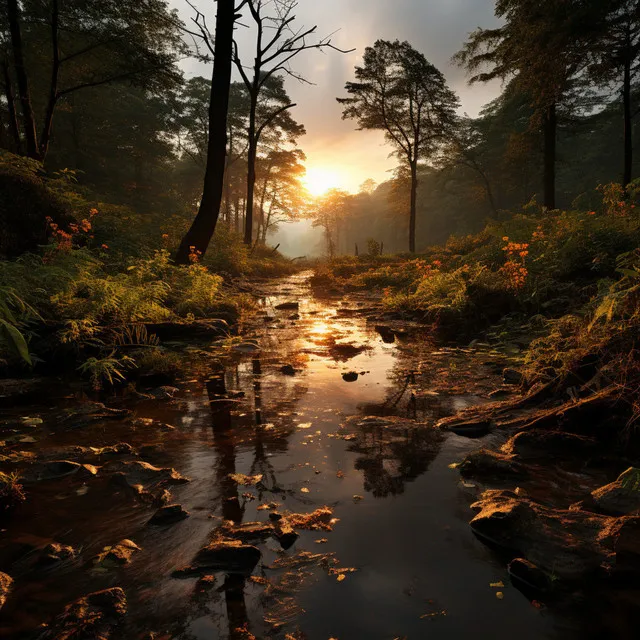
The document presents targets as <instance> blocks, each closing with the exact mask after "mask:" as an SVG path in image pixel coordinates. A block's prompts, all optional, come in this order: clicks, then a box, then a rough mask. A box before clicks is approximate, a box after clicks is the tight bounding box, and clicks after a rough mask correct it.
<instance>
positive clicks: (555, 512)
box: [470, 490, 640, 581]
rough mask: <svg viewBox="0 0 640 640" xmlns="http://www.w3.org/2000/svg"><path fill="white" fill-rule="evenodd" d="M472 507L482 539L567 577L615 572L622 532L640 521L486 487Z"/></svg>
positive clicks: (552, 573)
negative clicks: (552, 504) (553, 504)
mask: <svg viewBox="0 0 640 640" xmlns="http://www.w3.org/2000/svg"><path fill="white" fill-rule="evenodd" d="M471 508H472V509H474V510H475V511H477V515H476V516H475V517H474V518H473V519H472V520H471V522H470V525H471V528H472V529H473V531H474V533H476V535H478V536H479V537H480V538H481V539H484V540H486V541H488V542H490V543H491V544H492V545H496V546H499V547H502V548H504V549H508V550H509V551H511V552H515V553H517V554H519V555H520V556H522V557H523V558H525V559H526V560H528V561H529V562H531V563H533V564H534V565H536V566H537V567H539V568H540V569H541V570H542V571H544V572H545V573H546V574H547V575H549V576H554V577H555V578H557V579H562V580H567V581H577V580H583V579H585V578H586V577H588V576H590V575H598V574H606V573H609V572H612V571H614V570H615V569H616V563H617V557H616V556H617V551H616V545H617V543H618V539H619V538H620V537H621V532H622V531H623V530H624V529H625V528H627V527H629V526H630V525H631V524H634V523H635V522H637V521H638V520H639V519H638V518H628V517H627V518H625V517H623V518H614V517H609V516H602V515H596V514H593V513H587V512H582V511H570V510H563V509H553V508H550V507H546V506H543V505H539V504H536V503H534V502H533V501H531V500H528V499H526V498H520V497H518V496H517V495H516V494H515V493H513V492H512V491H501V490H491V491H485V492H484V493H483V494H482V496H481V498H480V500H479V501H478V502H476V503H474V504H472V505H471ZM628 546H629V543H627V548H626V550H625V551H626V553H627V555H629V550H628ZM639 546H640V541H638V540H637V539H636V542H635V548H636V549H638V547H639Z"/></svg>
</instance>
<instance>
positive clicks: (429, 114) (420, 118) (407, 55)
mask: <svg viewBox="0 0 640 640" xmlns="http://www.w3.org/2000/svg"><path fill="white" fill-rule="evenodd" d="M355 74H356V82H348V83H347V84H346V90H347V93H349V94H350V97H349V98H338V102H340V103H341V104H343V105H345V108H344V112H343V118H351V119H354V120H356V121H357V122H358V124H359V126H360V128H361V129H378V130H381V131H384V132H385V135H386V138H387V140H388V141H389V142H391V143H392V144H393V146H394V147H395V151H396V153H397V155H398V156H399V158H400V159H401V160H402V162H403V163H405V164H406V167H407V168H408V170H409V172H410V174H411V204H410V212H409V251H411V252H412V253H413V252H415V250H416V210H417V194H418V165H419V163H420V161H421V160H422V159H424V158H427V157H429V155H430V154H432V153H434V151H435V150H436V149H437V148H438V147H439V146H440V145H441V144H442V143H443V142H444V141H445V140H446V138H447V136H448V135H449V134H450V133H451V131H452V129H453V128H454V126H455V122H456V118H455V110H456V108H457V107H458V98H457V97H456V95H455V93H454V92H453V91H452V90H451V89H449V87H448V86H447V83H446V80H445V78H444V76H443V75H442V73H441V72H440V71H438V69H436V67H434V66H433V65H432V64H431V63H430V62H428V61H427V59H426V58H425V57H424V55H423V54H422V53H420V52H419V51H416V50H415V49H414V48H413V47H412V46H411V45H410V44H409V43H408V42H400V41H399V40H396V41H394V42H390V41H388V40H378V41H377V42H376V43H375V44H374V46H373V47H367V49H366V50H365V53H364V62H363V66H361V67H356V70H355Z"/></svg>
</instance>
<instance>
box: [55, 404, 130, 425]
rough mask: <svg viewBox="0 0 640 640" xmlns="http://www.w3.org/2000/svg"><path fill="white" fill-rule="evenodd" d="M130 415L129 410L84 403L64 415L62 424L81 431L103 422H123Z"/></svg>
mask: <svg viewBox="0 0 640 640" xmlns="http://www.w3.org/2000/svg"><path fill="white" fill-rule="evenodd" d="M130 414H131V411H129V410H128V409H111V408H109V407H107V406H105V405H104V404H103V403H102V402H83V403H82V404H81V405H79V406H77V407H74V408H73V409H70V410H68V411H66V412H65V413H64V415H63V417H62V424H63V425H64V426H66V427H67V428H68V429H80V428H82V427H86V426H88V425H90V424H93V423H94V422H99V421H101V420H121V419H123V418H125V417H127V416H128V415H130Z"/></svg>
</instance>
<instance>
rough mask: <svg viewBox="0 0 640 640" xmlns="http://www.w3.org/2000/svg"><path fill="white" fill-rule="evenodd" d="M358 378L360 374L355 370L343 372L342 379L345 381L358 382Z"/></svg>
mask: <svg viewBox="0 0 640 640" xmlns="http://www.w3.org/2000/svg"><path fill="white" fill-rule="evenodd" d="M358 378H359V375H358V374H357V373H356V372H355V371H349V372H348V373H343V374H342V379H343V380H344V381H345V382H356V380H357V379H358Z"/></svg>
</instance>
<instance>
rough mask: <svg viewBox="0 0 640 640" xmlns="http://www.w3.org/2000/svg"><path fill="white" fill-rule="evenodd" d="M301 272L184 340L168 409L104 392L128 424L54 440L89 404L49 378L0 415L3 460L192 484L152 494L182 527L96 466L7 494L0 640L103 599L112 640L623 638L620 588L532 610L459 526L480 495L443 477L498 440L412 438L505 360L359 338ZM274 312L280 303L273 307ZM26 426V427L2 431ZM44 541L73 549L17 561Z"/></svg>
mask: <svg viewBox="0 0 640 640" xmlns="http://www.w3.org/2000/svg"><path fill="white" fill-rule="evenodd" d="M309 277H310V274H309V273H302V274H298V275H295V276H291V277H288V278H286V279H283V280H279V281H276V282H264V283H261V284H259V285H258V293H257V296H258V298H259V305H260V309H261V310H260V313H259V314H258V315H257V316H256V317H255V318H254V319H253V320H251V322H250V323H249V324H248V326H247V327H246V333H245V335H244V337H243V338H242V340H236V341H235V342H234V343H230V344H229V345H227V347H226V348H225V349H224V350H222V349H221V348H219V347H215V348H213V347H211V346H210V345H206V344H200V345H193V346H191V347H190V349H191V351H192V352H193V366H187V367H186V368H185V371H184V375H183V376H182V379H180V380H179V382H178V383H177V384H176V387H177V389H178V391H177V392H176V393H175V396H174V397H173V399H168V398H163V399H156V398H142V399H140V398H135V399H133V398H131V397H122V396H118V397H113V398H109V397H106V398H104V401H105V403H106V404H107V405H108V406H114V407H123V408H128V409H129V410H131V411H132V414H131V415H129V416H126V417H122V418H116V419H113V418H109V419H104V420H96V421H94V422H91V423H90V424H87V425H85V426H83V427H81V428H75V429H70V428H68V426H67V425H65V423H64V421H63V420H61V419H60V411H61V410H64V409H69V410H73V409H74V407H76V406H78V405H79V404H80V403H82V402H83V401H85V400H86V397H85V396H84V395H83V394H82V393H81V392H79V391H78V390H77V389H76V388H74V387H70V386H69V385H68V384H67V383H65V382H63V381H52V382H50V383H48V384H47V385H46V387H45V389H44V390H43V392H42V393H41V396H40V398H39V399H38V400H37V401H34V402H33V403H32V404H30V405H28V406H20V407H14V408H10V409H4V410H2V411H1V412H0V420H2V422H3V424H4V427H3V429H4V432H3V433H4V435H3V437H5V436H6V435H7V434H8V433H11V434H12V435H14V436H16V435H17V436H18V438H17V439H16V438H15V437H14V439H13V440H12V441H11V442H12V443H13V444H10V445H9V449H10V450H11V451H27V452H31V453H33V454H35V456H36V458H38V459H39V458H40V457H42V458H46V459H49V460H51V459H65V460H67V459H69V460H74V458H73V455H74V447H84V448H87V447H94V448H101V447H108V446H111V445H114V444H118V443H127V444H129V445H131V447H132V448H133V450H135V451H137V452H138V457H139V459H142V460H145V461H147V462H149V463H151V464H154V465H157V466H159V467H172V468H174V469H176V470H177V472H179V473H180V474H182V475H183V476H186V477H188V478H189V479H190V482H189V483H185V484H180V485H177V486H172V487H171V494H172V497H171V501H172V502H175V503H179V504H180V505H182V507H183V508H184V509H185V510H186V511H188V512H189V514H190V516H189V517H188V518H186V519H184V520H182V521H180V522H177V523H174V524H171V525H170V526H160V527H158V526H150V525H149V524H148V521H149V519H150V518H151V516H152V515H153V513H154V512H155V510H156V509H155V507H154V506H153V505H151V504H148V503H145V502H144V501H140V500H136V499H135V498H133V497H132V496H131V495H129V494H128V493H126V492H124V491H122V490H120V489H118V488H117V487H114V484H113V482H111V481H110V477H109V473H108V472H107V471H104V472H103V469H106V470H108V464H106V463H107V462H108V461H106V460H103V459H101V458H98V459H97V460H94V463H95V464H94V466H95V467H97V473H96V474H95V475H91V476H90V477H87V475H86V474H84V475H82V474H74V475H70V476H67V477H62V478H58V479H51V480H47V481H40V482H34V483H31V484H28V485H26V491H27V501H26V503H25V504H24V505H21V506H20V507H19V509H18V510H17V511H16V512H15V513H14V514H13V515H12V517H11V518H10V519H8V520H7V522H6V523H5V524H4V525H3V526H4V527H5V528H4V529H3V530H2V531H1V532H0V560H1V562H2V565H1V566H0V570H3V571H6V572H7V573H9V574H10V575H11V576H12V577H13V578H14V580H15V588H14V590H13V592H12V593H11V595H10V597H9V599H8V600H7V604H6V605H5V607H4V608H3V610H2V612H1V613H0V636H1V637H2V638H7V640H17V639H23V638H31V637H37V636H38V633H39V630H41V629H42V627H41V625H42V624H44V623H47V621H49V620H50V619H51V618H52V616H55V615H56V614H58V613H60V611H61V610H62V609H63V608H64V606H65V605H66V604H68V603H70V602H72V601H73V600H74V599H76V598H78V597H80V596H83V595H85V594H87V593H90V592H93V591H97V590H100V589H106V588H109V587H116V586H117V587H121V588H122V589H123V590H124V591H125V593H126V595H127V600H128V613H127V615H126V617H125V620H124V622H123V623H122V624H121V625H119V626H118V627H116V628H115V629H114V630H113V632H112V636H111V637H112V638H115V639H116V640H118V639H120V640H125V639H126V640H133V639H138V638H140V639H143V638H148V639H151V638H156V639H157V640H160V639H164V640H169V639H174V640H205V639H206V640H211V639H212V638H230V637H231V638H234V637H235V638H250V637H251V635H246V634H245V635H241V634H244V633H245V631H244V630H243V631H242V632H239V631H237V630H238V629H246V633H250V634H253V635H254V636H256V637H258V638H264V637H274V638H285V637H286V636H287V634H291V636H290V637H293V638H307V639H309V640H328V639H329V638H336V639H340V640H356V639H358V640H359V639H365V638H366V639H367V640H377V639H380V640H383V639H385V640H386V639H388V640H392V639H394V638H412V639H419V638H427V637H428V638H430V639H435V640H438V639H445V638H446V639H447V640H451V639H452V638H453V639H457V638H491V639H492V640H501V639H505V640H506V639H512V638H514V637H517V638H518V640H529V639H531V640H534V639H535V640H539V639H546V638H549V639H551V638H563V639H564V638H582V639H584V638H602V637H609V638H626V637H632V635H627V634H628V633H631V634H632V633H633V632H634V631H637V629H634V627H633V620H634V616H635V615H636V614H637V613H638V609H637V607H636V604H635V600H633V598H632V597H631V596H630V592H629V591H628V590H618V589H616V588H613V587H612V588H611V589H609V590H606V591H602V590H600V591H599V592H598V594H597V595H596V594H593V593H589V594H588V593H587V592H586V591H585V592H584V593H582V594H580V595H579V596H578V597H577V598H574V599H573V600H572V601H571V604H570V606H569V605H567V604H566V602H563V603H562V604H561V605H556V604H554V603H553V602H542V601H539V600H537V599H535V598H532V597H531V595H530V594H524V593H522V592H521V591H519V590H518V589H516V588H515V587H514V586H513V585H512V584H511V582H510V580H509V577H508V575H507V571H506V562H505V558H504V557H503V556H502V555H501V554H498V553H496V552H495V551H493V550H492V549H490V548H489V547H487V546H486V545H485V544H483V543H482V542H481V541H480V540H478V539H477V538H476V537H475V536H474V534H473V533H472V531H471V529H470V528H469V526H468V522H469V520H470V519H471V517H472V516H473V512H472V511H471V510H470V508H469V505H470V504H471V503H472V502H473V501H474V500H475V498H476V497H477V495H478V492H479V491H480V490H481V487H479V486H478V485H476V484H475V483H473V482H465V481H463V480H462V479H461V477H460V475H459V473H458V472H457V471H456V470H455V468H452V467H454V466H455V463H456V462H459V461H460V460H461V459H462V458H463V457H464V456H465V455H466V454H467V453H468V452H470V451H472V450H474V449H477V448H479V447H480V446H483V445H486V444H487V443H488V444H491V442H492V441H493V440H495V439H496V438H499V436H495V435H491V436H487V437H486V438H482V439H469V438H463V437H460V436H456V435H453V434H446V435H445V434H443V433H440V432H438V431H434V430H433V429H432V428H431V427H432V425H433V424H434V423H435V422H436V421H437V420H438V419H439V418H442V417H446V416H449V415H452V414H454V413H455V412H457V411H458V410H460V409H463V408H465V407H468V406H473V405H474V404H479V403H482V402H486V401H487V400H488V397H489V394H490V392H491V391H493V390H494V389H496V388H498V387H500V386H501V373H500V371H501V366H503V365H504V364H505V363H506V362H507V360H508V357H507V355H505V354H503V353H500V352H499V351H495V350H493V349H489V348H484V347H473V348H459V347H455V346H452V345H441V344H437V343H436V342H435V341H433V340H432V339H431V338H430V337H429V336H428V334H427V332H426V331H425V330H423V329H420V328H419V327H414V326H408V327H407V328H404V329H403V330H402V331H395V332H391V333H390V332H388V331H386V330H383V331H380V327H378V330H376V327H375V323H373V322H370V321H368V318H367V315H370V307H371V305H372V303H371V301H369V300H367V299H366V298H361V299H360V298H358V297H357V296H352V297H350V298H349V299H345V298H343V297H342V296H339V295H333V296H332V295H319V294H314V292H313V291H312V289H311V287H310V285H309ZM283 303H284V304H286V303H292V304H289V307H290V308H284V309H282V308H281V309H278V308H277V307H279V306H281V305H283ZM295 303H297V304H298V308H297V309H296V308H294V306H295ZM354 416H361V417H366V416H377V417H378V418H384V417H391V418H394V417H400V418H408V419H411V420H416V421H418V422H419V423H421V424H423V425H424V428H421V429H417V430H416V429H412V430H406V431H405V432H402V431H398V430H395V431H394V432H393V437H389V436H388V434H386V432H385V430H384V429H383V428H376V427H375V426H374V428H369V427H366V424H367V423H366V422H365V423H359V422H358V421H357V420H356V421H354V420H353V417H354ZM25 417H27V418H31V419H32V421H31V422H30V423H29V422H28V421H26V422H25V421H22V422H20V418H25ZM349 418H352V419H351V420H349ZM40 421H42V422H40ZM17 424H21V425H22V427H24V428H14V425H17ZM371 424H373V425H376V424H383V421H378V422H375V421H373V422H372V423H371ZM358 425H360V426H358ZM362 425H365V426H362ZM27 427H28V428H27ZM21 437H22V438H26V440H22V441H21V440H20V438H21ZM78 451H80V450H79V449H78ZM84 451H85V453H86V449H85V450H84ZM78 455H79V454H78ZM80 457H81V456H80ZM75 459H80V458H78V457H76V458H75ZM18 466H19V467H20V469H22V470H24V469H28V466H29V463H27V462H23V464H22V465H18ZM234 474H244V475H246V476H252V477H257V476H261V478H260V480H259V481H258V482H256V483H254V484H248V485H247V486H243V485H242V483H241V484H238V483H237V482H229V477H230V476H231V475H234ZM549 482H550V483H553V482H554V480H553V479H550V480H549ZM581 482H582V483H583V484H584V486H583V488H584V490H588V489H589V488H590V487H591V484H590V483H591V482H592V481H590V480H589V479H588V478H584V479H578V480H577V483H576V485H577V486H578V487H580V486H581V484H580V483H581ZM592 485H593V486H597V482H595V481H593V482H592ZM557 488H558V486H557V483H556V489H557ZM530 490H533V491H535V487H533V488H530ZM571 499H574V496H571ZM568 502H570V500H569V498H567V503H568ZM269 505H270V506H269ZM323 506H328V507H330V508H331V509H332V510H333V515H334V518H335V519H337V521H336V522H335V523H334V524H333V525H332V531H330V532H326V531H300V532H299V533H300V535H299V537H298V539H297V540H296V542H295V544H293V545H292V546H291V547H289V548H287V549H283V548H281V546H280V545H278V544H277V543H276V542H274V541H273V540H267V541H265V542H263V543H261V544H260V545H259V548H260V551H261V553H262V559H261V561H260V563H259V564H258V566H257V567H256V569H255V570H254V572H253V575H252V576H251V577H247V576H242V577H238V576H232V575H229V576H228V575H226V574H225V573H224V572H219V573H216V574H215V576H214V577H215V583H213V584H212V585H211V588H209V589H207V590H202V589H198V588H196V584H197V578H196V577H193V578H182V579H177V578H175V577H173V576H172V573H173V571H174V570H175V569H178V568H180V567H183V566H185V565H188V564H189V563H190V561H191V560H192V558H193V557H194V555H195V554H196V553H197V551H198V550H199V549H200V548H201V547H203V546H204V545H206V544H207V542H208V541H209V540H210V538H211V535H212V531H213V530H214V529H215V528H216V527H219V526H220V525H221V523H222V522H223V521H224V520H233V521H234V522H235V523H236V524H238V523H240V522H245V523H246V522H254V521H265V520H267V517H268V512H269V510H273V509H276V508H277V509H278V510H280V511H290V512H294V513H308V512H312V511H314V510H315V509H317V508H319V507H323ZM122 539H129V540H132V541H133V542H135V544H136V545H138V546H139V547H140V549H141V550H140V551H139V552H136V553H135V554H134V555H133V557H132V559H131V562H130V563H128V564H126V565H123V566H118V567H111V568H105V567H102V566H100V567H96V565H95V564H94V563H92V558H94V557H95V556H96V555H97V554H98V553H100V551H101V550H102V549H103V548H104V547H106V546H109V545H114V544H116V543H117V542H118V541H120V540H122ZM52 541H54V542H57V543H61V544H64V545H69V546H71V547H73V548H74V549H75V550H76V554H75V556H74V557H73V558H72V559H70V560H69V561H65V562H61V563H58V564H56V565H55V566H50V567H49V566H47V567H44V568H43V567H42V566H40V565H38V566H34V565H33V563H30V562H29V561H28V557H29V553H31V554H32V553H34V550H37V549H40V548H42V547H43V546H44V545H45V544H47V543H49V542H52ZM23 556H26V558H27V560H24V559H23ZM632 595H633V596H634V597H635V596H637V593H636V592H632ZM595 601H597V603H598V607H597V609H596V608H595V607H593V606H592V605H593V603H594V602H595ZM636 622H637V618H636ZM153 634H155V635H153ZM239 634H240V635H239Z"/></svg>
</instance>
